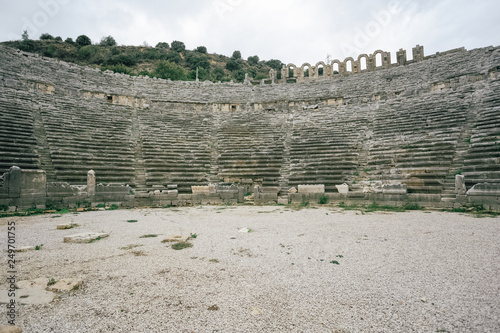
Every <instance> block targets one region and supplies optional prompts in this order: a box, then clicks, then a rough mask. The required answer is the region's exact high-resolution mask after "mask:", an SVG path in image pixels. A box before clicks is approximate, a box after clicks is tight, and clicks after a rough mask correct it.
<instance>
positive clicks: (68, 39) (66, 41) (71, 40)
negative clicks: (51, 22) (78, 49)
mask: <svg viewBox="0 0 500 333" xmlns="http://www.w3.org/2000/svg"><path fill="white" fill-rule="evenodd" d="M64 42H65V43H66V44H71V45H75V42H74V41H73V38H71V37H68V38H66V39H65V40H64Z"/></svg>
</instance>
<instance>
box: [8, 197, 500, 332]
mask: <svg viewBox="0 0 500 333" xmlns="http://www.w3.org/2000/svg"><path fill="white" fill-rule="evenodd" d="M127 220H137V222H135V223H131V222H127ZM8 221H15V222H16V228H17V230H16V245H17V246H28V245H39V244H43V247H42V250H40V251H28V252H23V253H17V254H16V256H17V259H18V263H17V269H18V276H17V279H18V280H25V279H34V278H38V277H49V278H54V279H56V280H57V279H62V278H68V277H79V278H81V279H83V281H84V284H83V287H82V288H81V289H80V290H78V291H75V292H71V293H69V294H62V295H60V298H59V299H57V300H56V301H54V302H52V303H50V304H46V305H23V306H21V307H20V309H19V313H18V317H17V321H16V323H17V324H18V325H19V326H21V327H23V330H24V331H23V332H25V333H26V332H63V333H68V332H499V331H500V261H499V255H500V241H499V239H498V237H499V235H500V218H498V217H497V218H475V217H472V216H470V215H463V214H456V213H444V212H425V211H416V212H406V213H387V212H375V213H366V214H361V213H360V212H357V211H342V210H339V209H337V208H318V209H303V210H300V211H294V210H292V209H289V208H286V207H274V206H273V207H271V206H265V207H241V206H240V207H225V206H224V207H191V208H178V209H173V208H171V209H134V210H118V211H96V212H87V213H80V214H78V215H76V214H72V213H70V214H66V215H63V216H61V217H56V216H54V215H44V216H35V217H16V218H8V219H5V218H4V219H0V228H1V235H3V236H2V239H1V244H2V245H1V248H2V252H1V253H4V256H5V257H6V256H7V254H6V253H5V252H4V249H5V248H6V245H5V244H6V241H5V240H6V239H7V237H6V234H7V222H8ZM71 222H72V223H77V224H78V225H79V226H78V227H76V228H74V229H70V230H56V225H57V224H59V223H71ZM242 228H250V229H251V232H246V233H243V232H239V230H240V229H242ZM85 231H94V232H109V233H110V236H109V237H108V238H105V239H102V240H99V241H96V242H94V243H90V244H70V243H63V237H64V236H67V235H71V234H75V233H80V232H85ZM190 233H196V234H197V237H196V238H195V239H192V240H190V242H191V243H192V244H193V247H191V248H187V249H183V250H180V251H176V250H173V249H172V248H171V244H167V243H162V242H161V241H162V240H163V239H165V238H166V237H167V236H173V235H187V236H189V234H190ZM147 234H158V237H151V238H141V236H143V235H147ZM129 245H130V246H129ZM135 245H137V246H136V247H134V246H135ZM2 261H3V262H4V263H5V262H6V259H5V260H3V259H2ZM336 262H338V264H337V263H336ZM2 265H4V264H2ZM6 270H7V269H6V268H5V269H2V271H1V272H0V277H1V284H0V289H7V284H6V282H5V281H6V276H7V272H6ZM5 318H6V307H5V305H3V306H2V307H1V310H0V324H6V319H5Z"/></svg>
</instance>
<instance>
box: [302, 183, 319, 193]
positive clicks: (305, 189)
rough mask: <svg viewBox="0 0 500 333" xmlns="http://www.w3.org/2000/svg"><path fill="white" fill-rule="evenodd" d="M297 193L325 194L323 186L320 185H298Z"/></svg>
mask: <svg viewBox="0 0 500 333" xmlns="http://www.w3.org/2000/svg"><path fill="white" fill-rule="evenodd" d="M298 188H299V193H300V194H306V193H325V185H323V184H320V185H299V186H298Z"/></svg>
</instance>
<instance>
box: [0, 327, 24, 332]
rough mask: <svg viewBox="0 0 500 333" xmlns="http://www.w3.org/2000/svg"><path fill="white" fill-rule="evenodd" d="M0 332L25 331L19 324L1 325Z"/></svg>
mask: <svg viewBox="0 0 500 333" xmlns="http://www.w3.org/2000/svg"><path fill="white" fill-rule="evenodd" d="M0 333H23V329H22V328H21V327H19V326H0Z"/></svg>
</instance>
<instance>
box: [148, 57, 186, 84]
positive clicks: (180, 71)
mask: <svg viewBox="0 0 500 333" xmlns="http://www.w3.org/2000/svg"><path fill="white" fill-rule="evenodd" d="M153 76H156V77H159V78H162V79H171V80H185V79H186V72H185V71H184V68H182V67H181V66H179V65H176V64H174V63H172V62H169V61H161V62H159V63H158V65H157V66H156V69H155V71H154V72H153Z"/></svg>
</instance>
